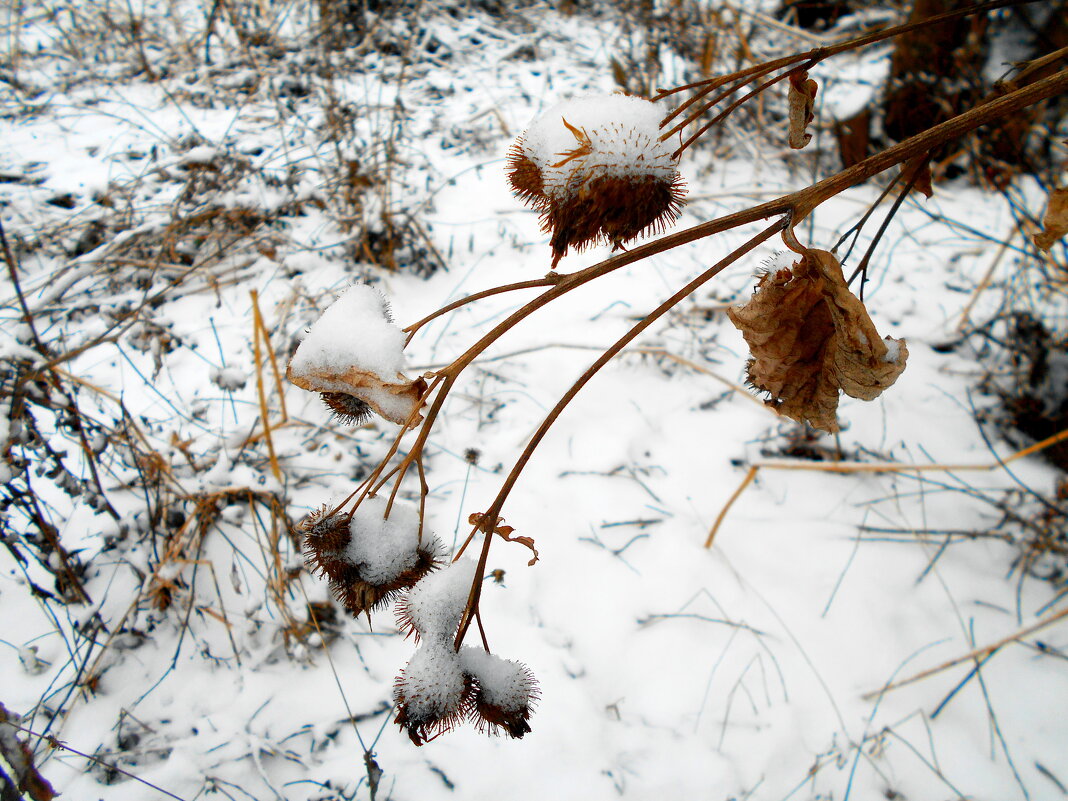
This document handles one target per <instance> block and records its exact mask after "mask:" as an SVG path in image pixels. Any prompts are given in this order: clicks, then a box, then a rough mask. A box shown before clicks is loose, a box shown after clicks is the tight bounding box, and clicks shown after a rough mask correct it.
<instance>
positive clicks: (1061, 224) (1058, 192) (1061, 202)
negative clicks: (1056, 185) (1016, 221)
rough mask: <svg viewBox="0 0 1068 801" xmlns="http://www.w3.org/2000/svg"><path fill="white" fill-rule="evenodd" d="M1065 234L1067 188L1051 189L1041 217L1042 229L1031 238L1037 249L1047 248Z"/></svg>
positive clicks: (1067, 216) (1067, 205)
mask: <svg viewBox="0 0 1068 801" xmlns="http://www.w3.org/2000/svg"><path fill="white" fill-rule="evenodd" d="M1065 234H1068V188H1061V189H1051V190H1050V193H1049V202H1048V203H1047V204H1046V213H1045V215H1044V216H1043V217H1042V231H1041V232H1040V233H1037V234H1035V235H1034V236H1033V237H1032V239H1034V242H1035V247H1037V248H1038V249H1039V250H1049V249H1050V248H1052V247H1053V243H1054V242H1056V241H1057V240H1058V239H1060V238H1061V237H1063V236H1064V235H1065Z"/></svg>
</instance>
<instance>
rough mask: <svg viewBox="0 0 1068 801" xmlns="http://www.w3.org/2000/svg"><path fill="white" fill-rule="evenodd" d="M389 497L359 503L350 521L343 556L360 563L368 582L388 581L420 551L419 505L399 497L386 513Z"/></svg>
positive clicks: (416, 557) (413, 559) (363, 575)
mask: <svg viewBox="0 0 1068 801" xmlns="http://www.w3.org/2000/svg"><path fill="white" fill-rule="evenodd" d="M388 502H389V498H388V497H383V496H381V495H376V496H375V497H373V498H367V499H366V500H364V502H363V503H361V504H360V506H359V508H357V509H356V511H355V513H354V514H353V515H352V520H351V521H350V522H349V531H350V532H351V533H352V539H351V540H349V544H348V546H347V547H346V548H345V550H344V558H345V559H347V560H348V561H350V562H352V564H354V565H358V566H359V567H360V576H361V578H363V580H364V581H366V582H367V583H369V584H387V583H389V582H390V581H392V580H393V579H395V578H397V576H399V575H400V574H401V573H403V572H404V571H405V570H409V569H411V568H412V567H414V566H415V563H416V561H417V560H418V558H419V555H418V554H417V553H416V549H417V548H418V547H419V509H418V507H416V506H415V504H411V503H407V502H406V501H401V500H396V501H394V502H393V508H392V509H390V510H389V517H385V513H386V505H387V504H388Z"/></svg>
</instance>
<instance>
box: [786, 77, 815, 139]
mask: <svg viewBox="0 0 1068 801" xmlns="http://www.w3.org/2000/svg"><path fill="white" fill-rule="evenodd" d="M818 88H819V84H817V83H816V82H815V81H814V80H812V79H811V78H809V77H808V71H807V70H803V71H802V72H797V73H794V74H793V75H791V76H790V91H789V93H788V94H787V96H786V102H787V103H788V104H789V107H790V132H789V143H790V147H792V148H793V149H794V150H800V149H801V148H803V147H804V146H805V145H807V144H808V143H809V142H810V141H812V134H810V133H808V131H806V130H805V129H806V128H807V127H808V124H809V123H810V122H812V118H813V116H814V114H813V113H812V107H813V106H814V105H815V102H816V90H817V89H818Z"/></svg>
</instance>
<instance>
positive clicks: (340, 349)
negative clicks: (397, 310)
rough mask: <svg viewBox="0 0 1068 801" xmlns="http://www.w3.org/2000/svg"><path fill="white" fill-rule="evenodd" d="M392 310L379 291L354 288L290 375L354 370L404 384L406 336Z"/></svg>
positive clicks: (305, 343)
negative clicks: (394, 318)
mask: <svg viewBox="0 0 1068 801" xmlns="http://www.w3.org/2000/svg"><path fill="white" fill-rule="evenodd" d="M387 309H388V306H387V304H386V299H385V298H384V297H383V296H382V294H381V293H380V292H379V291H378V290H377V289H375V288H374V287H371V286H368V285H367V284H355V285H353V286H351V287H349V288H348V289H346V290H345V291H344V292H343V293H342V294H341V297H339V298H338V299H337V300H336V301H334V303H332V304H331V305H330V306H329V307H328V308H327V309H326V311H324V312H323V314H322V316H321V317H319V319H318V320H316V321H315V323H314V324H313V325H312V327H311V328H310V329H309V331H308V333H307V335H306V336H305V337H304V339H303V340H302V341H301V343H300V346H299V347H298V348H297V352H296V353H295V354H294V355H293V360H292V361H291V362H290V363H289V369H290V371H291V372H292V373H293V375H295V376H307V375H308V374H310V373H312V372H318V371H322V370H327V371H329V372H335V373H343V372H345V371H346V370H348V369H349V368H353V367H354V368H356V369H357V370H360V371H363V372H366V373H371V374H374V375H377V376H378V377H379V378H381V379H382V380H383V381H385V382H387V383H396V382H398V381H404V375H403V371H404V341H405V339H406V337H405V334H404V332H403V331H401V330H400V329H399V328H398V327H397V326H396V325H394V324H393V323H391V322H390V321H389V317H388V313H387ZM337 391H342V390H341V389H338V390H337Z"/></svg>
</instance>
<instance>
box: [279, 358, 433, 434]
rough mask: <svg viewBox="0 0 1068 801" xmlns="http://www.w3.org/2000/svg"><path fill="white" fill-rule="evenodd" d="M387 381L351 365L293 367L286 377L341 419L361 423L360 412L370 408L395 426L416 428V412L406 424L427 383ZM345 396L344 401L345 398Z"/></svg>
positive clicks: (418, 403) (419, 380)
mask: <svg viewBox="0 0 1068 801" xmlns="http://www.w3.org/2000/svg"><path fill="white" fill-rule="evenodd" d="M397 377H398V378H400V379H402V380H399V381H393V382H391V381H387V380H385V379H384V378H383V377H381V376H378V375H376V374H374V373H371V372H367V371H365V370H360V369H359V368H357V367H354V366H350V367H348V368H346V369H344V370H335V369H331V368H329V367H312V368H307V369H305V370H303V371H300V372H297V371H295V370H294V369H293V366H292V364H290V366H289V367H288V368H286V378H287V379H288V380H289V381H290V382H292V383H293V384H295V385H296V386H298V387H300V388H301V389H306V390H309V391H310V392H318V393H320V394H321V395H322V396H323V401H324V402H325V403H326V405H327V406H329V407H330V408H331V409H332V410H334V412H335V413H337V414H338V415H339V416H341V417H342V418H343V419H345V420H347V421H352V422H360V421H361V418H362V416H363V415H362V414H360V413H359V411H360V410H361V409H362V408H363V407H364V406H369V407H370V408H371V409H373V410H374V411H375V412H377V413H378V414H380V415H381V416H382V417H384V418H385V419H386V420H389V421H390V422H392V423H397V424H398V425H401V424H404V423H410V424H411V425H415V424H416V423H418V422H419V421H420V420H422V419H423V416H422V415H421V414H419V413H418V412H416V414H415V417H414V418H413V419H412V420H410V421H409V419H408V418H409V416H410V415H411V413H412V412H413V411H415V410H416V409H418V408H420V407H421V406H422V397H423V393H424V392H426V381H424V380H423V378H422V377H420V378H416V379H415V380H414V381H408V380H403V379H404V376H401V375H400V374H398V376H397ZM346 396H347V398H346Z"/></svg>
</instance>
